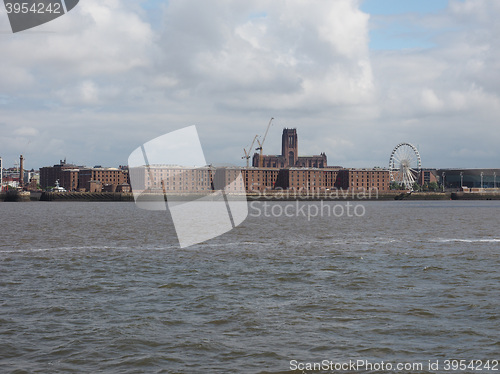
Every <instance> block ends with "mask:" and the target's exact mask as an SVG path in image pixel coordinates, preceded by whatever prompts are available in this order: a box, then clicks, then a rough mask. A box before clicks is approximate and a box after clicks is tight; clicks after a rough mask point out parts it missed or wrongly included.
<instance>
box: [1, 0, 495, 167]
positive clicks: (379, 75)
mask: <svg viewBox="0 0 500 374" xmlns="http://www.w3.org/2000/svg"><path fill="white" fill-rule="evenodd" d="M499 10H500V2H494V1H486V0H484V1H483V0H466V1H456V0H453V1H450V5H449V7H448V9H447V10H446V11H444V12H441V13H439V14H432V15H425V14H424V15H417V14H414V15H412V16H411V17H409V18H406V19H405V21H406V22H411V23H413V24H414V25H416V26H418V27H420V28H421V29H423V30H424V31H425V30H430V31H432V32H431V33H430V34H431V35H433V36H432V43H433V44H434V47H433V48H429V49H413V50H412V49H405V50H395V51H370V50H369V47H368V46H369V31H370V30H369V26H370V22H369V21H370V17H369V16H368V15H367V14H365V13H363V12H361V11H360V10H359V1H358V0H338V1H326V0H310V1H307V2H304V1H301V0H273V1H271V2H270V1H264V0H251V1H239V2H235V1H233V2H230V1H226V0H211V1H210V2H208V1H202V0H170V1H168V2H165V4H164V6H163V7H162V8H158V9H157V10H153V12H154V13H155V14H154V17H152V16H149V17H148V14H147V12H146V11H144V10H142V9H141V8H140V2H137V1H135V0H123V1H118V0H102V1H98V0H85V1H81V2H80V4H79V5H78V6H77V7H76V8H75V9H74V10H72V11H71V12H70V13H68V15H66V16H64V17H61V18H59V19H57V20H55V21H53V22H50V23H47V24H45V25H43V26H41V27H39V28H37V29H34V30H32V31H29V32H23V33H19V34H15V35H12V34H2V35H1V37H0V50H1V51H2V59H0V118H1V119H2V123H3V124H2V138H0V152H2V153H4V152H8V153H9V154H12V155H16V154H20V153H26V157H27V164H28V165H29V162H33V166H34V167H37V166H43V165H48V164H53V163H55V162H57V160H59V159H60V158H64V157H65V156H66V157H68V159H71V160H72V161H75V162H77V163H87V164H90V165H92V164H108V165H117V164H120V163H125V162H126V159H127V157H128V153H129V152H130V151H132V150H133V149H135V148H136V147H137V146H138V145H139V144H141V143H143V142H145V141H147V140H149V138H154V137H157V136H159V135H162V134H163V133H166V132H169V131H172V130H175V129H178V128H180V127H183V126H188V125H192V124H196V125H198V130H199V133H200V136H201V137H202V141H203V146H204V149H205V152H206V155H207V160H208V161H209V162H234V163H237V162H241V164H243V161H240V157H241V156H242V154H243V151H242V149H243V147H245V146H247V145H248V144H249V143H250V141H251V139H252V138H253V137H254V136H255V134H257V133H258V134H262V133H263V132H264V130H265V126H266V125H267V122H268V120H269V118H270V117H271V116H273V117H275V118H277V119H280V121H279V123H277V124H276V125H274V126H273V128H272V130H271V133H270V134H269V137H268V140H267V141H266V150H265V152H269V153H279V152H280V149H281V148H280V140H281V127H283V126H288V127H297V128H298V132H299V136H300V137H301V138H300V139H302V140H301V141H300V143H299V144H300V150H299V151H300V152H301V153H303V154H306V153H318V152H321V151H324V152H326V154H327V156H328V161H329V163H330V164H332V165H337V164H342V165H344V166H359V167H365V166H375V165H379V166H383V165H385V164H386V163H387V160H388V156H389V154H390V151H391V150H392V148H393V147H394V146H395V145H396V144H398V143H399V142H401V141H408V142H412V143H416V144H417V145H420V149H421V153H422V158H423V160H424V164H425V166H450V167H451V166H467V165H473V164H474V165H479V166H485V167H493V166H496V165H494V164H495V162H496V161H494V160H498V159H500V151H499V150H498V149H499V148H498V143H499V141H500V135H499V134H500V133H499V132H498V131H496V127H497V121H498V118H500V117H499V116H500V92H499V90H500V74H498V69H499V68H500V66H499V64H500V62H499V61H500V55H499V53H500V52H499V51H500V48H499V47H500V45H499V43H500V41H499V40H498V37H497V35H498V34H499V32H500V25H499V24H498V23H497V21H496V14H498V11H499ZM162 12H163V13H162ZM3 16H5V17H3ZM394 17H395V16H394ZM153 19H154V20H155V22H153V21H152V20H153ZM388 19H389V18H388V17H386V18H384V19H383V20H382V21H384V22H385V21H387V20H388ZM382 21H381V20H379V22H378V23H377V27H383V22H382ZM8 27H9V26H8V24H7V17H6V15H5V14H0V28H2V29H7V28H8ZM418 27H417V29H418ZM9 129H18V130H17V131H18V133H15V134H12V135H6V134H10V133H11V132H12V131H10V130H9ZM33 130H35V131H36V132H35V131H33ZM82 130H84V131H82ZM9 131H10V132H9ZM19 131H20V132H19ZM75 133H78V134H79V136H78V137H75V136H74V134H75ZM110 139H113V141H110ZM10 140H14V141H10ZM28 141H31V143H30V146H29V148H28V152H26V143H27V142H28ZM47 145H52V147H51V148H50V149H48V148H47ZM474 149H483V152H479V153H478V152H476V153H471V152H469V153H467V152H466V151H463V152H458V151H457V150H474ZM489 150H492V151H489ZM237 152H240V153H237ZM61 153H63V154H61ZM15 157H17V156H15ZM10 158H14V157H10ZM38 163H41V164H40V165H39V164H38Z"/></svg>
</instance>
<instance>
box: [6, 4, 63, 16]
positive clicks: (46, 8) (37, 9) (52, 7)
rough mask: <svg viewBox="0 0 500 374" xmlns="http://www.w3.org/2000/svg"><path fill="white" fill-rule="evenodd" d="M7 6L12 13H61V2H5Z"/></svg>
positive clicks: (9, 12)
mask: <svg viewBox="0 0 500 374" xmlns="http://www.w3.org/2000/svg"><path fill="white" fill-rule="evenodd" d="M5 7H6V8H7V13H8V14H11V13H14V14H27V13H37V14H42V13H54V14H60V13H61V4H60V3H54V4H52V3H49V4H47V5H45V4H44V3H33V4H32V5H31V6H30V4H29V3H5Z"/></svg>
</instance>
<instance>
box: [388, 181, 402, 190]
mask: <svg viewBox="0 0 500 374" xmlns="http://www.w3.org/2000/svg"><path fill="white" fill-rule="evenodd" d="M390 189H391V190H400V189H401V186H400V185H399V183H398V182H392V183H391V185H390Z"/></svg>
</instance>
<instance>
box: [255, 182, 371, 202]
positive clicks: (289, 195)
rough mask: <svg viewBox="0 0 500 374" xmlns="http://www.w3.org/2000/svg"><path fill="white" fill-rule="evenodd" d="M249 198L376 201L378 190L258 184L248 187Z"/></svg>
mask: <svg viewBox="0 0 500 374" xmlns="http://www.w3.org/2000/svg"><path fill="white" fill-rule="evenodd" d="M248 194H249V196H251V197H252V198H253V199H257V200H293V199H297V198H299V199H306V200H378V198H379V189H378V188H377V187H373V188H369V189H367V188H364V187H359V188H355V189H354V188H348V189H343V188H342V187H332V188H323V189H309V188H305V187H300V188H287V189H285V188H282V187H274V188H269V187H266V188H264V189H260V188H259V185H258V184H256V183H255V184H252V185H250V186H249V191H248Z"/></svg>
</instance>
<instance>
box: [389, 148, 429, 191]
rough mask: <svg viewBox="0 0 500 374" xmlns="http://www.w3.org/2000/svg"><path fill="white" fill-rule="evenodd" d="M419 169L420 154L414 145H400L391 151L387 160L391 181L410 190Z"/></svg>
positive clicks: (420, 166)
mask: <svg viewBox="0 0 500 374" xmlns="http://www.w3.org/2000/svg"><path fill="white" fill-rule="evenodd" d="M421 168H422V164H421V161H420V154H419V153H418V150H417V148H416V147H415V146H414V145H412V144H410V143H400V144H398V145H397V146H396V147H395V148H394V149H393V150H392V153H391V158H390V159H389V174H390V175H391V181H393V182H396V183H398V184H399V185H400V186H404V188H406V189H407V190H412V188H413V184H414V183H415V181H416V180H417V177H418V174H419V173H420V169H421Z"/></svg>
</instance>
